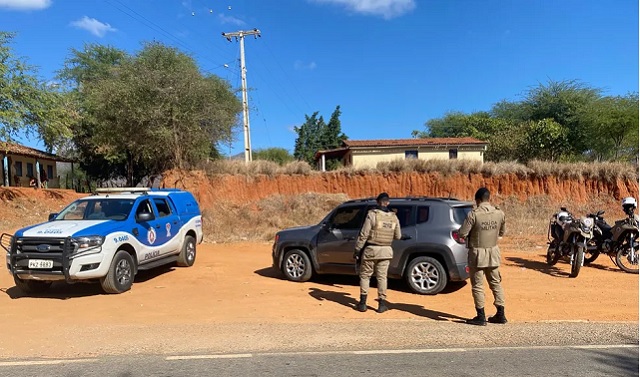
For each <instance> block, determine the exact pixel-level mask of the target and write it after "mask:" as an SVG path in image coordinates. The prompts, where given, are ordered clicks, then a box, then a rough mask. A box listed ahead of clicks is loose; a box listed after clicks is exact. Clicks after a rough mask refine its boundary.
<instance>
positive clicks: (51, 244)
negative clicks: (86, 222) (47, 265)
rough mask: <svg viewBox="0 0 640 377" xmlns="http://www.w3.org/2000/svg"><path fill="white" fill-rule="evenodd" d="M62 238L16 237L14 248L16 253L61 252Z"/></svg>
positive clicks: (63, 240)
mask: <svg viewBox="0 0 640 377" xmlns="http://www.w3.org/2000/svg"><path fill="white" fill-rule="evenodd" d="M64 242H65V239H64V238H31V237H29V238H18V239H17V240H16V242H15V248H16V251H17V252H18V253H42V254H51V253H55V254H61V253H62V251H63V249H64Z"/></svg>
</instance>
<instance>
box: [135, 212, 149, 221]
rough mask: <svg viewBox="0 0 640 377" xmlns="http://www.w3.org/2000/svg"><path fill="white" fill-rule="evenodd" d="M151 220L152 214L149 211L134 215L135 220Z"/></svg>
mask: <svg viewBox="0 0 640 377" xmlns="http://www.w3.org/2000/svg"><path fill="white" fill-rule="evenodd" d="M151 220H153V214H152V213H149V212H142V213H140V214H138V215H137V216H136V221H138V222H142V223H143V222H147V221H151Z"/></svg>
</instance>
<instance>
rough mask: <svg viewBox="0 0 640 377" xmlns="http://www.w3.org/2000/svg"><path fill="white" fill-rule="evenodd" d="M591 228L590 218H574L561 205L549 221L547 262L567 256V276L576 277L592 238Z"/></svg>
mask: <svg viewBox="0 0 640 377" xmlns="http://www.w3.org/2000/svg"><path fill="white" fill-rule="evenodd" d="M593 229H594V221H593V219H592V218H589V217H581V218H578V219H575V218H574V216H573V215H572V214H571V213H569V211H567V209H566V208H564V207H562V208H561V209H560V212H558V213H555V214H554V215H553V216H552V217H551V220H550V222H549V231H548V233H547V238H548V240H549V243H548V244H549V247H548V249H547V264H548V265H549V266H553V265H555V264H556V263H558V260H560V258H563V257H564V258H568V259H569V264H570V265H571V273H570V274H569V277H572V278H575V277H577V276H578V274H579V273H580V268H582V265H583V263H584V253H585V251H586V250H587V243H588V242H589V240H591V239H592V238H593Z"/></svg>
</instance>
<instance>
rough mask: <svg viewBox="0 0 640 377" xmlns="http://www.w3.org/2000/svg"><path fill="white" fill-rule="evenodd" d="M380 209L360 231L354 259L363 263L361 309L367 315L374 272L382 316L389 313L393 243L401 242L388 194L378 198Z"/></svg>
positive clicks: (361, 269) (368, 216)
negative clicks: (388, 285)
mask: <svg viewBox="0 0 640 377" xmlns="http://www.w3.org/2000/svg"><path fill="white" fill-rule="evenodd" d="M376 201H377V203H378V206H377V207H376V208H374V209H372V210H370V211H369V213H368V214H367V218H366V219H365V221H364V224H363V225H362V229H360V234H359V235H358V240H357V242H356V249H355V252H354V258H355V259H356V263H358V262H359V263H360V302H359V303H358V306H357V309H358V310H359V311H361V312H365V311H367V293H368V292H369V281H370V280H371V275H373V272H374V271H375V273H376V279H377V281H378V313H384V312H386V311H387V310H388V308H387V305H386V300H387V271H388V270H389V261H390V260H391V259H392V258H393V249H392V248H391V243H392V242H393V240H394V239H396V240H399V239H400V237H401V233H400V221H399V220H398V217H397V216H396V214H395V213H394V212H392V211H391V210H390V209H389V208H388V207H387V206H388V205H389V195H388V194H387V193H386V192H383V193H382V194H380V195H378V197H377V198H376Z"/></svg>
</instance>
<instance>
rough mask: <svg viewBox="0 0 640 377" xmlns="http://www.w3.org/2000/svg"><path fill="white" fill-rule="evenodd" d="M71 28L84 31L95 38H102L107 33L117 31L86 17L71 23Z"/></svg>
mask: <svg viewBox="0 0 640 377" xmlns="http://www.w3.org/2000/svg"><path fill="white" fill-rule="evenodd" d="M71 26H74V27H77V28H78V29H84V30H86V31H88V32H89V33H91V34H93V35H95V36H96V37H104V36H105V34H107V33H108V32H110V31H117V30H118V29H116V28H114V27H112V26H111V25H109V24H105V23H103V22H100V21H98V20H96V19H95V18H90V17H87V16H84V17H82V18H81V19H79V20H77V21H73V22H72V23H71Z"/></svg>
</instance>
